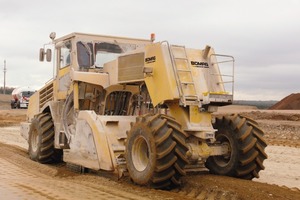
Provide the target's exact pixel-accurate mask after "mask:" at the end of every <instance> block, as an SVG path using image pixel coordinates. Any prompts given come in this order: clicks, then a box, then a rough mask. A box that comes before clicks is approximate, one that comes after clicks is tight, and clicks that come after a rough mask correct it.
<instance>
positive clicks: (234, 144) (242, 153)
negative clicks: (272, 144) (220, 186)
mask: <svg viewBox="0 0 300 200" xmlns="http://www.w3.org/2000/svg"><path fill="white" fill-rule="evenodd" d="M214 128H215V129H217V130H218V131H217V132H216V140H217V141H218V142H220V143H227V144H228V146H229V149H230V150H229V155H226V156H211V157H209V158H208V159H207V161H206V164H205V165H206V167H207V168H208V169H209V170H210V172H211V173H213V174H218V175H226V176H232V177H237V178H242V179H247V180H251V179H253V178H255V177H256V178H259V175H258V173H259V171H260V170H263V169H264V168H265V167H264V166H263V162H264V160H265V159H266V158H267V157H268V156H267V154H266V153H265V147H266V146H267V143H266V141H265V140H264V139H263V135H264V132H263V131H262V130H261V129H260V128H259V127H258V124H257V122H255V121H254V120H253V119H250V118H247V117H243V116H241V115H237V114H235V115H231V116H222V117H218V118H217V119H216V123H215V124H214Z"/></svg>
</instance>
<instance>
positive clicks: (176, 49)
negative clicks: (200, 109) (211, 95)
mask: <svg viewBox="0 0 300 200" xmlns="http://www.w3.org/2000/svg"><path fill="white" fill-rule="evenodd" d="M170 53H171V57H172V59H173V70H174V73H175V79H176V83H177V86H178V91H179V97H180V104H181V105H183V106H184V107H186V106H187V105H198V106H200V101H199V96H198V95H197V90H196V86H195V82H194V77H193V74H192V71H191V64H190V61H189V59H188V57H187V53H186V49H185V46H179V45H171V46H170ZM186 79H188V80H186Z"/></svg>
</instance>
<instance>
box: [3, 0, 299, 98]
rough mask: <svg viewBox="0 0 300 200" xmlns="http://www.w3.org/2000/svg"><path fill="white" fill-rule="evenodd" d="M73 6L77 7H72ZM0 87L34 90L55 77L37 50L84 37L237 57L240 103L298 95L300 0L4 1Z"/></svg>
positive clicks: (236, 70)
mask: <svg viewBox="0 0 300 200" xmlns="http://www.w3.org/2000/svg"><path fill="white" fill-rule="evenodd" d="M75 2H76V3H75ZM0 26H1V28H0V69H1V71H0V72H1V73H0V87H3V80H4V79H3V65H4V60H6V64H7V65H6V66H7V76H6V77H7V81H6V85H7V86H13V87H18V86H31V87H34V88H36V89H38V88H40V87H41V86H43V85H44V84H45V83H46V82H47V81H48V80H50V79H51V78H52V64H49V63H40V62H39V61H38V52H39V48H41V47H42V46H43V44H45V43H48V42H49V41H50V39H49V33H50V32H53V31H55V32H56V35H57V37H61V36H63V35H65V34H68V33H71V32H86V33H95V34H104V35H116V36H125V37H138V38H147V39H148V38H149V37H150V33H152V32H154V33H156V41H162V40H168V41H169V43H171V44H178V45H185V46H186V47H191V48H200V49H203V48H204V47H205V45H210V46H212V47H213V48H214V49H215V51H216V53H221V54H229V55H233V56H234V57H235V60H236V63H235V66H236V67H235V80H236V81H235V99H248V100H280V99H282V98H283V97H285V96H287V95H288V94H290V93H298V92H300V91H299V90H300V0H285V1H283V0H251V1H250V0H247V1H241V0H226V1H223V0H185V1H183V0H181V1H180V0H151V1H150V0H148V1H146V0H110V1H108V0H106V1H103V0H94V1H93V0H85V1H79V0H78V1H76V0H51V1H41V0H26V1H20V0H0Z"/></svg>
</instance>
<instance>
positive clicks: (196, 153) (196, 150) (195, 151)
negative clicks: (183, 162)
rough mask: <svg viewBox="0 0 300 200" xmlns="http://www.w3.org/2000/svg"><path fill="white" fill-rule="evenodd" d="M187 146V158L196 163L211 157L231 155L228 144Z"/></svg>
mask: <svg viewBox="0 0 300 200" xmlns="http://www.w3.org/2000/svg"><path fill="white" fill-rule="evenodd" d="M187 146H188V148H189V150H188V152H187V157H188V159H189V160H191V161H194V162H195V161H200V160H206V159H207V158H208V157H210V156H221V155H228V154H229V153H230V148H229V146H228V145H227V144H215V145H208V144H207V143H204V142H201V143H200V144H195V143H188V144H187Z"/></svg>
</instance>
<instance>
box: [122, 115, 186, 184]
mask: <svg viewBox="0 0 300 200" xmlns="http://www.w3.org/2000/svg"><path fill="white" fill-rule="evenodd" d="M185 139H186V135H185V133H184V132H183V131H181V129H180V125H179V123H178V122H176V121H175V120H174V119H172V118H170V117H169V116H166V115H159V114H156V115H150V114H148V115H145V116H143V117H138V118H137V121H136V123H135V124H133V126H132V128H131V130H130V131H129V133H128V137H127V142H126V154H125V157H126V164H127V169H128V172H129V175H130V178H131V179H132V181H133V182H135V183H136V184H139V185H150V186H151V187H154V188H159V189H170V188H173V187H175V186H178V185H180V177H181V176H184V175H185V171H184V167H185V165H186V164H187V162H188V160H187V158H186V151H187V150H188V148H187V146H186V143H185Z"/></svg>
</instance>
